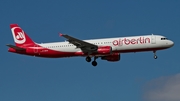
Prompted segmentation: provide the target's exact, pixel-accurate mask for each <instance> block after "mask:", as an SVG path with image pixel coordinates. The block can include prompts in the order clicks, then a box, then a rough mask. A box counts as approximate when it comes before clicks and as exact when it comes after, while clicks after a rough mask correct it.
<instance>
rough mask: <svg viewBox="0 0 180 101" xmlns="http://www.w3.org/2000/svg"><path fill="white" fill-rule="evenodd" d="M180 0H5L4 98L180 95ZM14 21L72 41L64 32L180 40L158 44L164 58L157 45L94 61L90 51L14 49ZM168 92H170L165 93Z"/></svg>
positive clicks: (46, 37) (137, 99)
mask: <svg viewBox="0 0 180 101" xmlns="http://www.w3.org/2000/svg"><path fill="white" fill-rule="evenodd" d="M179 5H180V1H178V0H158V1H157V0H146V1H143V0H139V1H133V0H129V1H121V0H91V1H90V0H89V1H87V0H86V1H84V0H69V1H68V0H44V1H41V0H35V1H27V0H16V1H12V0H4V1H0V11H1V16H0V18H1V30H0V33H1V40H0V43H1V66H0V101H12V100H13V101H110V100H111V101H161V100H162V101H166V100H167V99H168V100H169V101H179V100H180V98H179V97H178V96H179V95H177V96H175V95H173V94H180V92H179V91H180V90H178V91H177V92H173V91H174V89H180V86H179V85H180V82H177V81H179V80H180V75H179V72H180V67H179V57H180V55H179V51H180V49H179V42H180V41H179V37H180V34H179V33H180V6H179ZM11 23H17V24H19V25H20V26H21V27H22V28H23V29H24V30H25V31H26V33H28V35H29V36H30V37H31V38H32V39H33V40H34V41H35V42H39V43H41V42H53V41H64V40H65V39H64V38H61V37H59V36H58V33H59V32H61V33H66V34H69V35H72V36H74V37H77V38H79V39H92V38H103V37H118V36H131V35H145V34H151V33H154V34H160V35H164V36H166V37H168V38H169V39H171V40H173V41H174V42H175V46H174V47H172V48H170V49H167V50H163V51H158V52H157V55H158V59H157V60H154V58H153V53H152V52H143V53H128V54H121V61H119V62H115V63H111V62H107V61H102V60H100V59H98V60H97V61H98V66H97V67H93V66H91V64H90V63H87V62H86V61H85V59H84V58H82V57H75V58H64V59H63V58H58V59H45V58H36V57H30V56H23V55H18V54H13V53H8V52H7V49H8V47H6V46H5V45H6V44H9V43H10V44H14V41H13V38H12V34H11V32H10V28H9V24H11ZM169 82H171V83H170V84H169ZM174 85H177V86H174ZM171 86H174V87H176V88H173V89H172V88H168V87H171ZM155 88H156V89H155ZM167 88H168V89H167ZM160 91H166V92H169V93H167V94H165V92H161V93H158V92H160ZM153 93H156V95H153ZM158 94H159V95H158ZM161 94H164V95H168V94H169V95H168V96H166V97H167V98H165V97H162V98H160V97H158V96H162V95H161ZM157 95H158V96H157ZM172 96H173V97H172ZM164 98H165V99H166V100H165V99H164ZM172 98H174V99H172Z"/></svg>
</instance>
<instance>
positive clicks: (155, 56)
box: [153, 51, 158, 59]
mask: <svg viewBox="0 0 180 101" xmlns="http://www.w3.org/2000/svg"><path fill="white" fill-rule="evenodd" d="M153 53H154V59H157V58H158V57H157V55H156V51H153Z"/></svg>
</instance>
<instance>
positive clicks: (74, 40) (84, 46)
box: [60, 34, 98, 52]
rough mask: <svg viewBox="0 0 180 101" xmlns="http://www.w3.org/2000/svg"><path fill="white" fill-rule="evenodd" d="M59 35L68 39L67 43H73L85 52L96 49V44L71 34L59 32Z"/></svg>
mask: <svg viewBox="0 0 180 101" xmlns="http://www.w3.org/2000/svg"><path fill="white" fill-rule="evenodd" d="M60 36H63V37H64V38H66V39H67V41H69V43H72V44H74V45H75V46H76V47H77V48H81V49H82V50H83V51H86V52H91V51H96V50H97V49H98V46H97V45H94V44H92V43H88V42H86V41H83V40H79V39H77V38H74V37H72V36H69V35H66V34H60Z"/></svg>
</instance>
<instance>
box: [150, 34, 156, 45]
mask: <svg viewBox="0 0 180 101" xmlns="http://www.w3.org/2000/svg"><path fill="white" fill-rule="evenodd" d="M155 43H156V36H154V35H152V36H151V44H155Z"/></svg>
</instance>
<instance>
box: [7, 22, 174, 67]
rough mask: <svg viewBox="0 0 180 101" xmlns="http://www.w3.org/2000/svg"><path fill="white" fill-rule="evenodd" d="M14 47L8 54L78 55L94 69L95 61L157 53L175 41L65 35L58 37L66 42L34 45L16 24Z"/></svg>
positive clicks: (115, 59) (156, 38) (63, 56)
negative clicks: (90, 63) (140, 53)
mask: <svg viewBox="0 0 180 101" xmlns="http://www.w3.org/2000/svg"><path fill="white" fill-rule="evenodd" d="M10 28H11V31H12V35H13V38H14V42H15V45H11V44H7V46H8V47H9V49H8V52H12V53H17V54H22V55H29V56H35V57H44V58H65V57H75V56H81V57H85V60H86V61H87V62H91V60H92V58H94V59H93V61H92V65H93V66H97V62H96V59H98V58H101V59H102V60H107V61H109V62H117V61H120V59H121V54H122V53H129V52H145V51H152V52H153V53H154V59H157V55H156V51H159V50H164V49H167V48H170V47H172V46H173V45H174V42H173V41H171V40H169V39H168V38H166V37H165V36H162V35H154V34H151V35H141V36H129V37H115V38H102V39H90V40H80V39H77V38H75V37H72V36H70V35H67V34H61V33H60V36H61V37H64V38H65V39H66V41H65V42H51V43H40V44H39V43H36V42H34V41H33V40H32V39H31V38H30V37H29V36H28V35H27V34H26V33H25V32H24V31H23V29H22V28H21V27H20V26H19V25H18V24H10Z"/></svg>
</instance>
